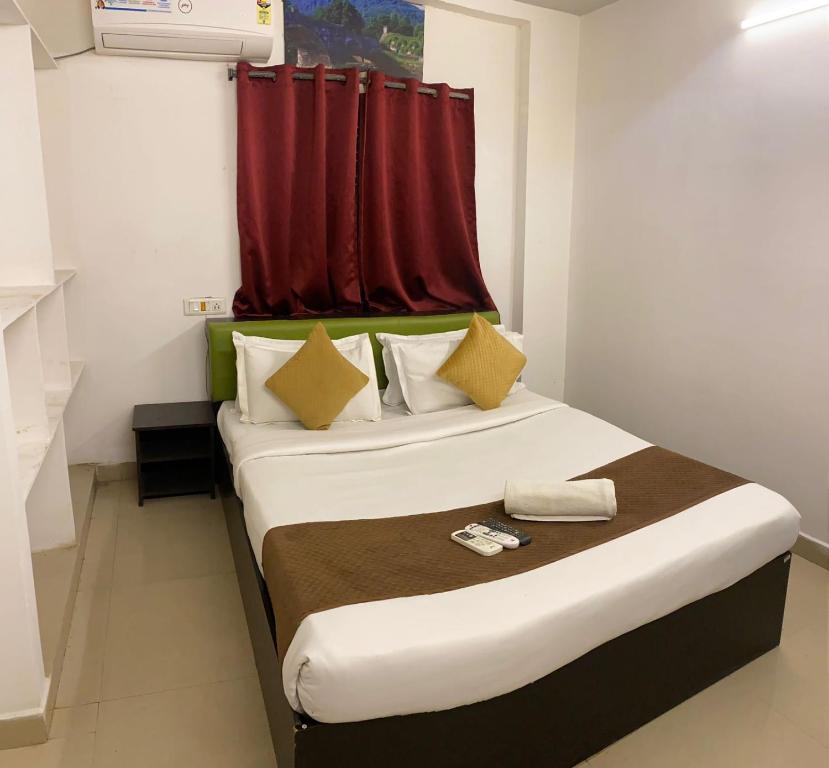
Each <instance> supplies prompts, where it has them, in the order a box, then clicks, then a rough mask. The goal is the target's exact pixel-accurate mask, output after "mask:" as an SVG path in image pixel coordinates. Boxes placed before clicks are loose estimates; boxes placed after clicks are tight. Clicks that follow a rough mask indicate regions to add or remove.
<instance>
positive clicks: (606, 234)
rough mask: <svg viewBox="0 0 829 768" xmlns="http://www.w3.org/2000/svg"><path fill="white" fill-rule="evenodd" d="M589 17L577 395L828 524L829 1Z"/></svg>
mask: <svg viewBox="0 0 829 768" xmlns="http://www.w3.org/2000/svg"><path fill="white" fill-rule="evenodd" d="M786 5H787V2H786V0H769V1H767V2H754V1H752V0H619V2H618V3H616V4H614V5H611V6H609V7H607V8H605V9H603V10H601V11H598V12H596V13H594V14H591V15H590V16H587V17H585V18H584V19H583V22H582V44H581V45H582V47H581V62H580V79H579V119H578V129H577V160H576V168H577V172H576V187H575V190H576V196H575V216H574V224H575V226H574V247H573V258H572V265H571V272H572V279H571V283H570V313H569V340H568V341H569V343H568V359H567V387H566V395H567V398H568V400H569V401H570V402H572V403H573V404H574V405H577V406H579V407H583V408H586V409H588V410H591V411H593V412H595V413H597V414H598V415H600V416H602V417H604V418H607V419H608V420H610V421H613V422H615V423H617V424H619V425H621V426H623V427H625V428H628V429H630V430H632V431H634V432H636V433H638V434H640V435H642V436H643V437H646V438H648V439H649V440H652V441H654V442H657V443H660V444H662V445H664V446H666V447H668V448H673V449H676V450H679V451H682V452H684V453H687V454H690V455H692V456H695V457H698V458H700V459H702V460H705V461H708V462H710V463H713V464H717V465H719V466H722V467H725V468H727V469H730V470H733V471H736V472H738V473H740V474H743V475H745V476H747V477H750V478H752V479H756V480H758V481H760V482H762V483H764V484H766V485H768V486H770V487H771V488H774V489H775V490H778V491H780V492H781V493H783V494H784V495H786V496H787V497H789V498H790V499H791V501H792V502H793V503H794V504H795V505H796V506H797V507H798V509H799V510H800V511H801V513H802V514H803V518H804V520H803V529H804V531H805V532H806V533H807V534H809V535H811V536H812V537H815V538H817V539H820V540H822V541H824V542H826V541H829V514H828V511H829V495H828V494H827V489H828V488H829V407H827V392H829V258H827V254H829V217H827V211H829V139H828V138H827V137H829V80H827V78H826V77H825V76H824V73H826V72H827V71H829V45H827V42H829V36H828V34H829V14H827V13H826V11H825V10H824V11H822V12H816V13H811V14H807V15H803V16H799V17H797V18H792V19H789V20H787V21H783V22H778V23H776V24H771V25H769V26H765V27H760V28H757V29H755V30H752V31H750V32H748V33H743V32H741V31H740V28H739V22H740V20H741V19H742V18H744V17H746V16H748V15H752V14H753V13H755V12H758V11H763V10H769V9H772V8H775V7H776V8H780V7H785V6H786Z"/></svg>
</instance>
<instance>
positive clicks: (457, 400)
mask: <svg viewBox="0 0 829 768" xmlns="http://www.w3.org/2000/svg"><path fill="white" fill-rule="evenodd" d="M504 337H505V338H506V339H507V341H509V342H510V343H511V344H512V345H513V346H514V347H515V348H516V349H518V350H519V351H521V352H523V351H524V337H523V336H522V335H521V334H520V333H514V332H512V331H505V332H504ZM460 343H461V339H444V340H443V341H440V342H435V341H427V342H419V343H417V342H416V343H412V344H408V343H398V342H391V343H390V347H391V352H392V355H393V357H394V362H395V365H396V366H397V373H398V375H399V377H400V389H401V390H402V392H403V399H404V400H405V401H406V406H407V407H408V409H409V411H410V412H411V413H413V414H418V413H432V412H433V411H445V410H448V409H449V408H458V407H460V406H463V405H469V404H470V403H471V402H472V400H470V399H469V398H468V397H467V396H466V394H464V393H463V392H462V391H461V390H459V389H458V388H457V387H455V386H453V385H452V384H449V383H448V382H446V381H443V380H442V379H440V378H438V376H437V371H438V369H439V368H440V367H441V366H442V365H443V364H444V363H445V362H446V360H447V359H448V358H449V356H450V355H451V354H452V353H453V352H454V351H455V350H456V349H457V348H458V345H459V344H460ZM523 388H524V385H523V384H522V383H521V382H520V381H516V382H515V384H513V385H512V389H510V391H509V394H510V395H512V394H514V393H515V392H518V390H520V389H523Z"/></svg>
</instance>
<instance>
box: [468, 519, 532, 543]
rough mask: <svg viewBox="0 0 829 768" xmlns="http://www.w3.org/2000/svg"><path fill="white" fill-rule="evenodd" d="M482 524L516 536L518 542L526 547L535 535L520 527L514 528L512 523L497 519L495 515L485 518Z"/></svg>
mask: <svg viewBox="0 0 829 768" xmlns="http://www.w3.org/2000/svg"><path fill="white" fill-rule="evenodd" d="M480 525H484V526H486V527H487V528H492V529H493V530H495V531H501V533H506V534H508V535H509V536H515V538H516V539H518V543H519V544H520V545H521V546H522V547H526V546H527V544H529V543H531V542H532V540H533V537H532V536H530V535H529V534H528V533H525V532H524V531H521V530H519V529H518V528H513V527H512V526H511V525H507V524H506V523H502V522H501V521H500V520H496V519H495V518H494V517H490V518H489V520H484V521H483V522H482V523H480Z"/></svg>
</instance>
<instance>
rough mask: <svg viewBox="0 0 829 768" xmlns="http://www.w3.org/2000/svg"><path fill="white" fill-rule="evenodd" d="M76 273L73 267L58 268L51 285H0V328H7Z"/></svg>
mask: <svg viewBox="0 0 829 768" xmlns="http://www.w3.org/2000/svg"><path fill="white" fill-rule="evenodd" d="M76 274H77V273H76V272H75V270H74V269H58V270H56V271H55V282H54V284H53V285H22V286H8V287H5V286H4V287H0V329H6V328H8V327H9V326H10V325H11V324H12V323H13V322H14V321H15V320H19V319H20V318H21V317H23V315H25V314H26V313H27V312H28V311H29V310H31V309H33V308H34V307H36V306H37V304H38V302H39V301H40V300H41V299H43V298H45V297H46V296H49V295H50V294H52V293H54V292H55V291H56V290H57V289H58V288H60V286H62V285H64V284H65V283H67V282H68V281H69V280H71V279H72V278H73V277H75V275H76Z"/></svg>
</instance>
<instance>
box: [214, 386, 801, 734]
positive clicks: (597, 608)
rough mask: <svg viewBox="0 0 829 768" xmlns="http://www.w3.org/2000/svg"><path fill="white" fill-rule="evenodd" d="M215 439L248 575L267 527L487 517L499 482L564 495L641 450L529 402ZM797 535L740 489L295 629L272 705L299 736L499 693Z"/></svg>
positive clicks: (620, 435) (720, 580) (701, 590)
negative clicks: (478, 510) (284, 702)
mask: <svg viewBox="0 0 829 768" xmlns="http://www.w3.org/2000/svg"><path fill="white" fill-rule="evenodd" d="M219 429H220V432H221V434H222V438H223V439H224V441H225V445H226V446H227V448H228V452H229V455H230V457H231V461H232V463H233V465H234V483H235V486H236V491H237V493H238V495H239V496H240V498H241V499H242V501H243V503H244V512H245V524H246V527H247V530H248V535H249V537H250V540H251V544H252V547H253V551H254V553H255V554H256V557H257V558H258V559H259V558H261V551H262V541H263V538H264V535H265V533H266V532H267V531H268V530H269V529H270V528H272V527H274V526H278V525H286V524H290V523H297V522H309V521H313V520H335V519H353V518H371V517H388V516H392V515H409V514H418V513H425V512H435V511H439V510H443V509H452V508H457V507H464V506H470V505H473V504H479V503H484V502H489V501H495V500H498V499H500V498H503V489H504V483H505V481H506V480H507V479H516V478H521V479H528V480H542V479H547V480H551V479H566V478H569V477H573V476H575V475H579V474H582V473H585V472H587V471H589V470H591V469H593V468H595V467H599V466H602V465H604V464H608V463H610V462H612V461H615V460H616V459H619V458H621V457H623V456H627V455H629V454H631V453H634V452H636V451H639V450H641V449H643V448H646V447H647V446H648V445H649V443H647V442H645V441H643V440H641V439H639V438H637V437H635V436H633V435H631V434H629V433H627V432H625V431H623V430H621V429H619V428H618V427H615V426H613V425H611V424H608V423H607V422H605V421H602V420H601V419H598V418H596V417H594V416H591V415H590V414H588V413H585V412H584V411H580V410H577V409H575V408H570V407H567V406H565V405H564V404H562V403H558V402H555V401H552V400H548V399H546V398H543V397H541V396H539V395H536V394H534V393H532V392H530V391H529V390H524V391H522V392H519V393H517V394H515V395H512V396H511V397H509V398H508V399H507V401H506V402H505V404H504V406H502V407H501V408H499V409H496V410H495V411H490V412H482V411H480V410H479V409H477V408H476V407H475V406H469V407H466V408H457V409H453V410H452V411H446V412H443V413H439V414H425V415H422V416H408V415H405V414H404V413H403V412H402V411H401V410H400V409H389V408H385V409H384V418H383V421H381V422H379V423H371V424H368V423H337V424H335V425H333V427H332V429H331V430H329V431H328V432H326V433H312V432H307V431H305V430H303V429H301V428H299V427H297V425H289V424H269V425H250V424H242V423H241V422H240V421H239V414H238V412H236V411H235V409H234V408H233V404H232V403H225V404H223V406H222V408H221V410H220V413H219ZM470 522H472V521H470ZM799 522H800V518H799V515H798V513H797V512H796V511H795V509H794V508H793V507H792V506H791V504H790V503H789V502H788V501H787V500H786V499H785V498H783V497H782V496H780V495H779V494H777V493H774V492H773V491H770V490H768V489H766V488H763V487H761V486H759V485H757V484H754V483H750V484H747V485H743V486H740V487H739V488H735V489H733V490H731V491H728V492H727V493H724V494H721V495H719V496H716V497H714V498H711V499H709V500H707V501H705V502H703V503H701V504H697V505H696V506H693V507H691V508H689V509H687V510H685V511H683V512H681V513H679V514H677V515H674V516H672V517H670V518H668V519H666V520H663V521H661V522H659V523H656V524H654V525H651V526H648V527H647V528H644V529H641V530H638V531H636V532H634V533H631V534H628V535H626V536H623V537H621V538H618V539H615V540H613V541H610V542H607V543H605V544H602V545H600V546H597V547H593V548H592V549H588V550H586V551H584V552H580V553H579V554H576V555H573V556H571V557H568V558H565V559H564V560H560V561H557V562H554V563H551V564H550V565H547V566H544V567H542V568H538V569H536V570H533V571H530V572H528V573H524V574H521V575H519V576H513V577H510V578H506V579H502V580H499V581H494V582H489V583H486V584H479V585H476V586H472V587H466V588H463V589H458V590H454V591H451V592H445V593H441V594H436V595H426V596H416V597H406V598H397V599H390V600H382V601H377V602H371V603H360V604H357V605H348V606H343V607H339V608H335V609H332V610H328V611H322V612H319V613H315V614H312V615H310V616H308V617H306V618H305V619H304V620H303V622H302V623H301V625H300V626H299V629H298V631H297V632H296V635H295V636H294V638H293V641H292V642H291V644H290V646H289V648H288V649H287V652H286V653H285V656H284V658H283V685H284V689H285V694H286V696H287V698H288V701H289V703H290V704H291V706H292V707H293V708H294V709H295V710H296V711H298V712H304V713H306V714H308V715H309V716H311V717H313V718H314V719H316V720H319V721H321V722H352V721H359V720H367V719H372V718H379V717H385V716H390V715H403V714H411V713H415V712H427V711H434V710H442V709H449V708H452V707H457V706H462V705H465V704H471V703H474V702H477V701H481V700H484V699H489V698H493V697H495V696H499V695H501V694H504V693H508V692H510V691H513V690H515V689H517V688H519V687H522V686H524V685H527V684H529V683H531V682H533V681H535V680H538V679H540V678H541V677H544V676H545V675H547V674H549V673H551V672H553V671H555V670H556V669H558V668H560V667H562V666H564V665H566V664H568V663H569V662H571V661H573V660H574V659H576V658H578V657H579V656H582V655H584V654H585V653H587V652H588V651H590V650H592V649H593V648H595V647H597V646H599V645H601V644H602V643H604V642H607V641H609V640H611V639H613V638H615V637H618V636H619V635H622V634H624V633H625V632H628V631H630V630H632V629H635V628H636V627H639V626H642V625H643V624H646V623H648V622H650V621H654V620H656V619H658V618H661V617H662V616H665V615H667V614H669V613H671V612H673V611H675V610H677V609H679V608H681V607H682V606H684V605H687V604H689V603H691V602H694V601H695V600H699V599H701V598H703V597H705V596H706V595H709V594H712V593H714V592H717V591H719V590H722V589H725V588H727V587H729V586H731V585H732V584H734V583H736V582H737V581H739V580H740V579H742V578H744V577H745V576H747V575H748V574H750V573H752V572H753V571H755V570H757V569H758V568H759V567H761V566H762V565H764V564H765V563H767V562H768V561H770V560H771V559H773V558H774V557H776V556H777V555H779V554H781V553H783V552H785V551H787V550H788V549H789V548H790V547H791V546H792V544H793V543H794V541H795V539H796V538H797V533H798V530H799Z"/></svg>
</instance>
